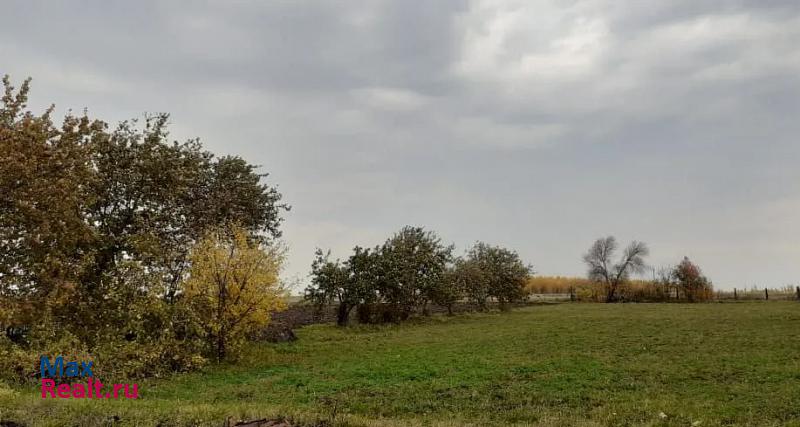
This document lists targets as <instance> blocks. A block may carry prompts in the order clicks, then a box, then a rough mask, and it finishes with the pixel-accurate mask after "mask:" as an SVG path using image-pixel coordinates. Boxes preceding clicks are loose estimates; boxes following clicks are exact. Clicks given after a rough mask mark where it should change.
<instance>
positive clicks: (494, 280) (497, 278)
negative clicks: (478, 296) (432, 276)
mask: <svg viewBox="0 0 800 427" xmlns="http://www.w3.org/2000/svg"><path fill="white" fill-rule="evenodd" d="M467 257H468V259H469V261H470V262H472V263H474V267H472V268H476V269H478V270H479V271H480V272H481V273H480V275H477V274H476V278H478V277H482V280H484V281H485V286H486V291H485V292H486V293H485V295H487V296H489V297H493V298H495V299H496V300H497V302H498V303H499V304H500V308H501V309H503V310H505V309H507V308H508V304H509V303H512V302H516V301H520V300H522V299H523V298H524V297H525V285H526V283H527V281H528V277H529V276H530V275H531V274H532V273H533V270H532V268H531V267H529V266H527V265H525V263H523V262H522V260H521V259H520V257H519V254H517V253H516V252H515V251H512V250H510V249H506V248H502V247H499V246H491V245H488V244H486V243H483V242H478V243H476V244H475V246H473V247H472V249H470V251H469V253H468V254H467ZM472 274H475V273H472ZM484 301H485V300H484ZM484 304H485V302H484Z"/></svg>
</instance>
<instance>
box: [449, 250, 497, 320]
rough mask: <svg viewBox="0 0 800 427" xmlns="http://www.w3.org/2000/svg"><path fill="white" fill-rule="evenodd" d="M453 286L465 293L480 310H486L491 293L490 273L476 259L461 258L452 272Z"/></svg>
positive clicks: (468, 299)
mask: <svg viewBox="0 0 800 427" xmlns="http://www.w3.org/2000/svg"><path fill="white" fill-rule="evenodd" d="M451 277H452V281H453V286H454V287H455V288H456V289H459V290H461V291H462V292H463V293H464V296H465V298H466V299H467V301H469V302H470V303H471V304H472V305H473V306H475V307H476V308H477V309H478V310H480V311H485V310H486V309H487V308H488V307H487V301H488V300H489V295H490V294H491V291H490V288H489V285H490V281H489V277H488V274H487V273H486V272H485V271H483V270H482V269H481V266H480V265H479V263H478V262H477V261H476V260H473V259H470V258H459V259H457V260H456V261H455V263H454V265H453V269H452V273H451Z"/></svg>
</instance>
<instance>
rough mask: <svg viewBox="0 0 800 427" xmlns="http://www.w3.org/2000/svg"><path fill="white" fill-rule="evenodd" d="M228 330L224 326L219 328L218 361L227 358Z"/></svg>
mask: <svg viewBox="0 0 800 427" xmlns="http://www.w3.org/2000/svg"><path fill="white" fill-rule="evenodd" d="M226 334H227V331H225V327H224V326H223V327H222V328H220V330H219V335H217V363H220V362H222V361H223V360H225V335H226Z"/></svg>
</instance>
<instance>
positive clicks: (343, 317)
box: [336, 302, 350, 326]
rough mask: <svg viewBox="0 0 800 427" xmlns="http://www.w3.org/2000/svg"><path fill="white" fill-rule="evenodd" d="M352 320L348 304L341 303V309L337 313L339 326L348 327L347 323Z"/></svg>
mask: <svg viewBox="0 0 800 427" xmlns="http://www.w3.org/2000/svg"><path fill="white" fill-rule="evenodd" d="M349 319H350V309H349V308H348V307H347V303H345V302H340V303H339V309H338V310H337V312H336V324H337V325H339V326H347V321H348V320H349Z"/></svg>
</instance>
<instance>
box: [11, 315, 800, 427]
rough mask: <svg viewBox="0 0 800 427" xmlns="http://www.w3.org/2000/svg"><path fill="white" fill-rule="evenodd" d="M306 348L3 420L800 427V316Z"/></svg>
mask: <svg viewBox="0 0 800 427" xmlns="http://www.w3.org/2000/svg"><path fill="white" fill-rule="evenodd" d="M298 335H299V337H300V339H299V340H298V341H297V342H295V343H287V344H263V345H258V346H254V347H253V348H252V349H251V350H250V352H249V354H248V356H247V358H246V360H245V361H244V363H241V364H239V365H237V366H227V367H217V368H214V369H211V370H209V371H208V372H205V373H201V374H192V375H184V376H178V377H174V378H172V379H169V380H159V381H150V382H147V383H144V384H141V388H142V394H143V397H142V398H141V399H140V400H136V401H76V402H54V401H53V400H47V401H42V399H40V398H39V397H38V391H37V390H36V389H25V390H15V391H10V390H9V389H8V388H5V389H3V388H0V420H2V419H12V420H17V421H23V420H24V421H27V423H28V424H29V425H53V426H56V425H59V426H60V425H81V426H84V425H107V423H110V421H109V420H110V418H109V417H112V416H116V417H118V420H119V421H118V422H117V424H114V425H143V426H145V425H156V424H158V423H160V424H161V425H198V424H199V425H211V426H221V425H222V422H223V420H224V419H225V418H226V417H227V416H229V415H230V416H233V417H234V418H237V419H239V418H242V419H244V418H251V419H252V418H257V417H268V416H275V415H288V416H293V417H295V418H296V419H298V420H306V421H312V420H324V419H329V418H333V415H334V413H335V414H336V415H335V420H336V421H337V423H338V424H337V425H353V426H356V425H369V426H396V425H442V426H445V425H463V424H473V425H675V426H691V425H695V426H697V425H702V426H713V425H748V426H754V425H795V426H800V303H792V302H742V303H712V304H697V305H686V304H555V305H542V306H534V307H529V308H524V309H518V310H516V311H514V312H511V313H505V314H483V315H467V316H457V317H453V318H447V317H443V316H441V317H440V316H437V317H434V318H431V319H424V320H420V321H417V322H412V323H410V324H404V325H400V326H394V325H393V326H383V327H363V328H361V327H353V328H349V329H337V328H335V327H333V326H329V325H316V326H311V327H307V328H304V329H301V330H300V331H299V332H298ZM334 408H335V410H334Z"/></svg>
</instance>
